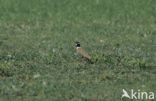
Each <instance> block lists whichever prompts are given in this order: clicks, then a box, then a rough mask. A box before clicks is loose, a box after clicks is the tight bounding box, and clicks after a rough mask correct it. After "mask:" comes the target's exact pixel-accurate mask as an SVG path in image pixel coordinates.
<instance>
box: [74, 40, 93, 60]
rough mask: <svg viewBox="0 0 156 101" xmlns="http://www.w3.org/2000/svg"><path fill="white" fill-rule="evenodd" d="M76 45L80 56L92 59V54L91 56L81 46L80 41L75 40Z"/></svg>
mask: <svg viewBox="0 0 156 101" xmlns="http://www.w3.org/2000/svg"><path fill="white" fill-rule="evenodd" d="M75 46H76V50H77V53H78V54H79V55H80V56H82V57H83V58H86V59H88V60H89V61H91V56H89V55H88V53H87V52H86V51H85V50H84V49H83V48H82V47H81V46H80V42H75Z"/></svg>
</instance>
